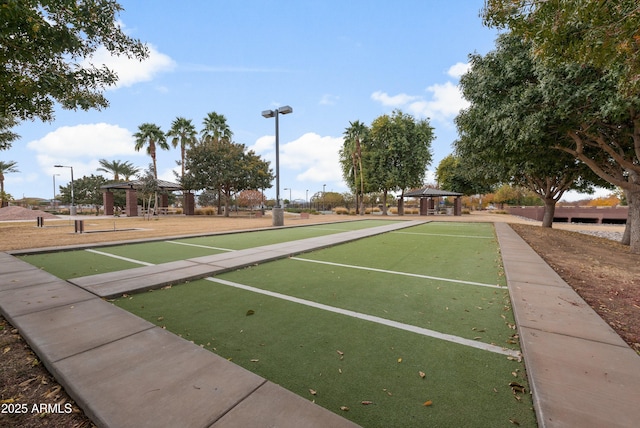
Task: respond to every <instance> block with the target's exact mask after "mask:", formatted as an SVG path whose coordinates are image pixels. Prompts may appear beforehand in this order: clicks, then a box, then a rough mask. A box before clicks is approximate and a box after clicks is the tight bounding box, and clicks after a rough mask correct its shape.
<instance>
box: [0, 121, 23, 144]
mask: <svg viewBox="0 0 640 428" xmlns="http://www.w3.org/2000/svg"><path fill="white" fill-rule="evenodd" d="M17 124H18V123H17V121H16V120H15V119H14V118H13V117H11V116H5V115H3V114H2V113H0V150H8V149H9V148H11V143H12V142H13V141H15V140H17V139H18V138H20V136H19V135H18V134H16V133H15V132H11V128H13V127H14V126H16V125H17Z"/></svg>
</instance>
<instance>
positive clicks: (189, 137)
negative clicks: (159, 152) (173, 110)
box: [167, 117, 197, 179]
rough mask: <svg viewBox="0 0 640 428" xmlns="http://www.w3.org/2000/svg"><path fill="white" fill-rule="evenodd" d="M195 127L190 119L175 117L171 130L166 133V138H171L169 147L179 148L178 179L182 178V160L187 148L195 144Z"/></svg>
mask: <svg viewBox="0 0 640 428" xmlns="http://www.w3.org/2000/svg"><path fill="white" fill-rule="evenodd" d="M196 134H197V133H196V127H195V126H194V125H193V123H192V122H191V119H186V118H184V117H177V118H175V119H174V121H173V122H171V129H169V131H168V132H167V137H171V145H172V146H173V147H174V148H175V147H178V146H180V166H181V168H182V171H181V173H180V179H182V177H184V159H185V157H186V152H187V148H189V147H191V146H193V145H194V144H196V142H197V139H196Z"/></svg>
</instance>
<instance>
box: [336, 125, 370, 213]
mask: <svg viewBox="0 0 640 428" xmlns="http://www.w3.org/2000/svg"><path fill="white" fill-rule="evenodd" d="M368 133H369V128H368V127H367V125H365V124H364V123H362V122H360V121H359V120H356V121H355V122H349V127H348V128H347V129H345V131H344V143H343V145H342V149H341V150H340V163H341V164H342V176H343V178H344V180H345V182H347V183H349V187H351V189H352V190H353V193H354V194H355V195H356V213H360V214H361V215H364V171H363V168H362V163H363V162H362V142H363V141H364V140H365V138H367V134H368Z"/></svg>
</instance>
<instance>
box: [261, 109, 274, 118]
mask: <svg viewBox="0 0 640 428" xmlns="http://www.w3.org/2000/svg"><path fill="white" fill-rule="evenodd" d="M275 115H276V112H275V111H273V110H264V111H263V112H262V117H266V118H267V119H268V118H270V117H275Z"/></svg>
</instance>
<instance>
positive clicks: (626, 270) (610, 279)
mask: <svg viewBox="0 0 640 428" xmlns="http://www.w3.org/2000/svg"><path fill="white" fill-rule="evenodd" d="M29 214H31V213H29ZM472 217H473V216H472ZM369 218H370V217H369ZM357 219H359V218H354V217H350V218H347V217H344V216H311V218H310V219H309V220H299V219H297V218H287V219H285V224H286V225H298V224H300V225H302V224H310V223H318V222H327V221H336V220H357ZM407 219H411V217H410V218H407ZM466 219H467V218H466V217H462V218H460V217H458V218H457V219H455V220H462V221H465V220H466ZM452 220H453V219H452ZM489 221H494V220H492V219H489ZM495 221H509V220H507V219H506V218H500V219H499V218H495ZM85 223H86V224H85V230H88V231H103V232H100V233H84V234H75V233H73V222H72V221H70V220H46V221H45V227H42V228H37V227H35V220H34V222H33V224H32V223H31V222H28V223H16V222H0V251H7V250H16V249H26V248H42V247H50V246H60V245H79V244H88V243H104V242H110V241H118V240H136V239H150V238H153V237H160V236H165V237H166V236H176V235H183V234H198V233H200V234H202V233H215V232H223V231H230V230H238V229H253V228H264V227H268V226H270V225H271V218H270V217H266V218H249V217H237V218H233V217H232V218H226V219H225V218H222V217H199V216H196V217H190V218H186V217H182V216H177V217H170V216H168V217H161V218H159V219H155V220H153V219H152V220H145V219H141V218H109V219H94V218H91V217H87V218H86V219H85ZM511 226H512V227H513V229H514V230H515V231H516V232H517V233H518V234H520V236H522V237H523V238H524V239H525V240H526V241H527V242H528V243H529V245H531V246H532V248H533V249H534V250H536V252H538V254H540V255H541V256H542V257H543V258H544V259H545V260H546V261H547V263H549V265H551V267H553V268H554V269H555V270H556V271H557V272H558V273H559V274H560V276H561V277H562V278H563V279H564V280H565V281H566V282H567V283H569V284H570V285H571V286H572V287H573V288H574V289H575V290H576V291H577V292H578V293H579V294H580V295H581V296H582V297H583V299H584V300H585V301H586V302H587V303H589V304H590V305H591V306H592V307H593V308H594V310H596V312H598V314H600V316H601V317H602V318H603V319H604V320H605V321H606V322H607V323H609V325H611V327H612V328H613V329H614V330H615V331H616V332H618V334H620V336H621V337H622V338H623V339H624V340H625V341H626V342H627V343H628V344H629V345H630V346H631V347H632V348H633V349H635V350H636V351H637V352H638V353H640V256H638V255H633V254H631V253H630V252H629V248H628V247H625V246H622V245H620V244H618V243H616V242H613V241H610V240H608V239H605V238H599V237H595V236H589V235H584V234H581V233H577V232H570V231H567V230H558V229H543V228H541V227H538V226H534V225H530V224H511ZM125 229H134V230H125ZM0 361H2V364H0V403H2V405H3V406H6V407H3V409H7V410H8V409H9V407H8V405H9V404H28V406H29V407H28V410H29V412H28V413H26V414H19V415H16V414H12V415H8V414H6V413H0V426H3V427H4V426H7V427H18V426H19V427H26V428H32V427H33V428H35V427H42V426H52V427H57V426H65V427H91V426H92V425H93V424H92V422H91V421H90V420H89V419H88V418H87V417H86V416H84V414H83V413H82V412H81V411H80V410H79V409H78V408H77V407H76V406H75V404H74V403H73V402H72V401H71V399H70V398H69V397H68V396H67V395H66V393H65V391H64V389H61V388H60V387H59V386H58V384H57V383H56V382H55V380H54V379H53V378H52V377H51V375H50V374H49V373H48V372H47V371H46V369H45V368H44V367H43V365H42V364H41V363H40V362H39V360H38V359H37V357H36V356H35V355H34V354H33V353H32V351H31V350H30V349H29V347H28V345H27V344H26V343H25V342H24V341H23V340H22V338H21V337H20V335H19V332H18V331H17V330H15V329H14V328H13V327H12V326H11V325H10V324H8V323H7V322H6V321H5V320H4V319H3V318H2V317H0ZM40 403H44V404H51V405H55V404H56V403H58V404H61V405H60V406H58V407H59V408H60V409H61V411H62V412H64V411H66V409H68V408H69V407H65V405H66V404H69V405H70V408H71V409H72V411H71V412H70V413H38V412H31V411H32V410H33V408H32V405H33V404H40ZM15 408H16V407H15V406H14V407H13V409H15Z"/></svg>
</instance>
